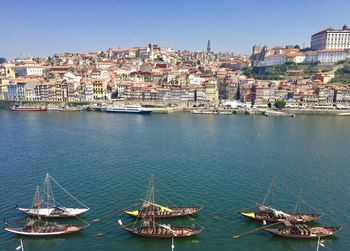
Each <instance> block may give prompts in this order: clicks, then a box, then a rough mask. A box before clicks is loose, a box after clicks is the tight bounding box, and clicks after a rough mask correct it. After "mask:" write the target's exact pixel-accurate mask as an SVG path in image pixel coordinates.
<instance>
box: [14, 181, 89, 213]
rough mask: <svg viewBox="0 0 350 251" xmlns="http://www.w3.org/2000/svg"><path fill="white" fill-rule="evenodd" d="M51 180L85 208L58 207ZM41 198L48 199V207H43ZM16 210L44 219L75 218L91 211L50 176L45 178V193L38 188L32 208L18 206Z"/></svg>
mask: <svg viewBox="0 0 350 251" xmlns="http://www.w3.org/2000/svg"><path fill="white" fill-rule="evenodd" d="M50 180H53V181H54V182H55V183H56V184H57V185H58V186H59V187H60V188H61V189H62V190H63V191H64V192H66V193H67V194H68V195H69V196H70V197H72V198H73V199H74V200H76V201H77V202H78V203H79V204H81V205H82V206H83V207H84V208H67V207H62V206H57V205H56V202H55V200H54V197H53V193H52V188H51V183H50ZM41 194H43V196H41ZM41 197H46V199H47V200H46V202H45V203H46V207H42V204H43V203H44V201H43V200H42V199H41ZM16 208H17V210H18V211H21V212H23V213H25V214H27V215H29V216H39V217H44V218H66V217H75V216H79V215H81V214H83V213H86V212H87V211H89V208H88V207H86V206H85V205H84V204H83V203H81V202H80V201H79V200H78V199H76V198H75V197H74V196H73V195H71V194H70V193H69V192H68V191H67V190H65V189H64V188H63V187H62V186H61V185H59V184H58V183H57V181H56V180H54V179H53V178H52V177H51V176H50V175H49V174H47V175H46V177H45V181H44V189H43V191H41V190H40V188H39V187H37V190H36V192H35V196H34V202H33V205H32V208H22V207H18V206H16Z"/></svg>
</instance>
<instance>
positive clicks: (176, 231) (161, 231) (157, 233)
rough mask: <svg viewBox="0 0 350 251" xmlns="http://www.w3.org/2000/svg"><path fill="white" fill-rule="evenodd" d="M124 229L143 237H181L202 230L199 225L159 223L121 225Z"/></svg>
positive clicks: (192, 234)
mask: <svg viewBox="0 0 350 251" xmlns="http://www.w3.org/2000/svg"><path fill="white" fill-rule="evenodd" d="M122 227H123V229H125V230H126V231H128V232H130V233H132V234H136V235H139V236H143V237H152V238H183V237H190V236H194V235H197V234H199V233H200V232H202V231H203V228H200V227H173V226H170V225H166V226H163V225H160V224H158V226H156V227H155V228H153V227H146V226H144V225H143V226H142V227H127V226H122Z"/></svg>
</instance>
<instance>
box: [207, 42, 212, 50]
mask: <svg viewBox="0 0 350 251" xmlns="http://www.w3.org/2000/svg"><path fill="white" fill-rule="evenodd" d="M207 53H211V48H210V40H208V45H207Z"/></svg>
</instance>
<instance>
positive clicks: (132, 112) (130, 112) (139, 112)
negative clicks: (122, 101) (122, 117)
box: [106, 110, 152, 114]
mask: <svg viewBox="0 0 350 251" xmlns="http://www.w3.org/2000/svg"><path fill="white" fill-rule="evenodd" d="M106 112H109V113H129V114H150V113H151V112H152V111H116V110H106Z"/></svg>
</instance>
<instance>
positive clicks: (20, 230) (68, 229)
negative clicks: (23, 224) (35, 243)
mask: <svg viewBox="0 0 350 251" xmlns="http://www.w3.org/2000/svg"><path fill="white" fill-rule="evenodd" d="M84 228H86V227H85V226H80V225H69V226H65V227H64V229H62V230H57V231H53V232H45V231H39V232H35V231H30V230H26V229H24V228H12V227H5V230H6V231H8V232H10V233H14V234H18V235H24V236H36V237H40V236H58V235H66V234H73V233H77V232H79V231H81V230H83V229H84Z"/></svg>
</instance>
